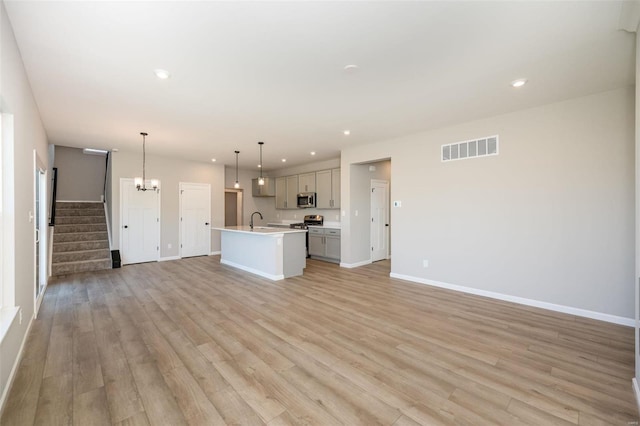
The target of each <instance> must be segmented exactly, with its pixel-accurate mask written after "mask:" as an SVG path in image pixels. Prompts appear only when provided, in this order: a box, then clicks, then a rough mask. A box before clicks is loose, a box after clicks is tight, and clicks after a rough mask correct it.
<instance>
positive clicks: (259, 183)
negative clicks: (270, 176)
mask: <svg viewBox="0 0 640 426" xmlns="http://www.w3.org/2000/svg"><path fill="white" fill-rule="evenodd" d="M258 145H260V178H258V185H264V178H263V177H262V145H264V142H258Z"/></svg>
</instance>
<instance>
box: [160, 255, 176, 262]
mask: <svg viewBox="0 0 640 426" xmlns="http://www.w3.org/2000/svg"><path fill="white" fill-rule="evenodd" d="M178 259H181V257H180V256H167V257H161V258H160V259H158V262H166V261H168V260H178Z"/></svg>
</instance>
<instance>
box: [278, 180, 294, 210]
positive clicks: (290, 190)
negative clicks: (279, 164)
mask: <svg viewBox="0 0 640 426" xmlns="http://www.w3.org/2000/svg"><path fill="white" fill-rule="evenodd" d="M297 208H298V175H294V176H283V177H279V178H277V179H276V209H278V210H285V209H297Z"/></svg>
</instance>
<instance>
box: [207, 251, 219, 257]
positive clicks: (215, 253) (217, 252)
mask: <svg viewBox="0 0 640 426" xmlns="http://www.w3.org/2000/svg"><path fill="white" fill-rule="evenodd" d="M219 254H222V252H221V251H212V252H211V253H209V256H217V255H219Z"/></svg>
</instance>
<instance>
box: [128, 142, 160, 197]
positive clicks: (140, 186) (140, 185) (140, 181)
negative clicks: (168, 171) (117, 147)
mask: <svg viewBox="0 0 640 426" xmlns="http://www.w3.org/2000/svg"><path fill="white" fill-rule="evenodd" d="M140 134H141V135H142V177H137V178H135V179H134V184H135V185H136V189H137V190H138V191H146V190H148V189H150V190H153V191H157V190H158V179H151V188H147V185H146V174H145V165H146V164H145V163H146V158H145V157H146V152H145V145H146V140H147V136H148V135H149V134H148V133H145V132H140Z"/></svg>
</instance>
